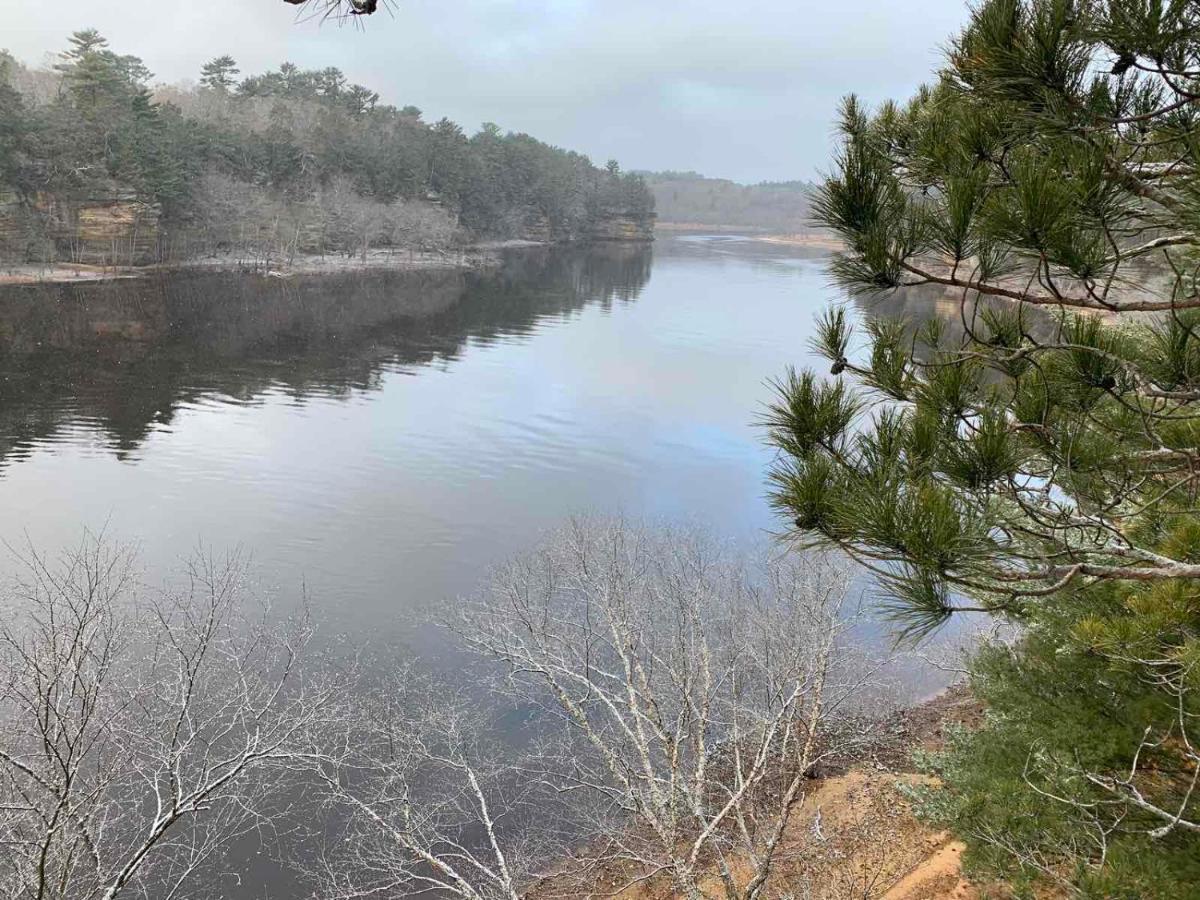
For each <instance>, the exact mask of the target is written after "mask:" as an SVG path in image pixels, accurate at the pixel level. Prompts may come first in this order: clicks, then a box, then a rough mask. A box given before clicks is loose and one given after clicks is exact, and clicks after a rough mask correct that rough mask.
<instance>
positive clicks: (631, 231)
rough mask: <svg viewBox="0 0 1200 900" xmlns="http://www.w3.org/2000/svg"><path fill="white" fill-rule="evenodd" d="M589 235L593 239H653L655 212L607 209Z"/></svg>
mask: <svg viewBox="0 0 1200 900" xmlns="http://www.w3.org/2000/svg"><path fill="white" fill-rule="evenodd" d="M587 237H588V238H589V239H590V240H593V241H652V240H654V213H641V212H631V211H621V210H610V211H607V212H606V213H605V214H604V216H603V217H601V219H600V220H599V221H598V222H597V223H596V224H595V225H594V226H593V227H592V230H591V233H590V234H589V235H588V236H587Z"/></svg>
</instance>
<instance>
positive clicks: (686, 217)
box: [644, 172, 815, 234]
mask: <svg viewBox="0 0 1200 900" xmlns="http://www.w3.org/2000/svg"><path fill="white" fill-rule="evenodd" d="M644 176H645V179H646V184H647V185H648V186H649V188H650V191H651V193H653V194H654V201H655V208H656V209H657V211H658V217H659V219H660V220H661V221H662V222H664V223H670V224H676V225H704V226H707V227H710V228H736V229H747V230H758V231H770V232H774V233H777V234H798V233H801V232H805V231H810V230H812V229H813V227H814V223H813V222H812V217H811V213H810V211H809V206H810V202H811V197H812V193H813V190H814V188H815V186H814V185H811V184H809V183H808V182H806V181H764V182H760V183H758V184H738V183H737V182H734V181H729V180H727V179H724V178H706V177H704V176H703V175H700V174H697V173H696V172H646V173H644Z"/></svg>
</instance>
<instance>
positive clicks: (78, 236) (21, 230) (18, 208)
mask: <svg viewBox="0 0 1200 900" xmlns="http://www.w3.org/2000/svg"><path fill="white" fill-rule="evenodd" d="M160 218H161V210H160V209H159V207H158V205H157V204H155V203H148V202H146V201H145V200H143V199H142V198H141V197H139V196H138V194H137V193H136V192H135V191H132V190H130V189H128V188H125V187H122V186H120V185H116V184H112V185H106V186H104V187H103V189H98V190H93V191H89V192H88V195H87V196H83V197H62V196H58V195H55V194H48V193H42V194H37V195H35V196H34V197H33V198H31V199H24V198H20V197H18V196H17V195H16V194H14V193H12V192H5V191H2V190H0V260H6V261H11V262H18V263H25V262H35V263H48V262H72V263H90V264H95V265H126V266H128V265H145V264H147V263H153V262H157V261H158V258H159V242H160V226H159V219H160Z"/></svg>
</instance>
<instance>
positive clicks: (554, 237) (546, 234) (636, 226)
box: [521, 210, 654, 244]
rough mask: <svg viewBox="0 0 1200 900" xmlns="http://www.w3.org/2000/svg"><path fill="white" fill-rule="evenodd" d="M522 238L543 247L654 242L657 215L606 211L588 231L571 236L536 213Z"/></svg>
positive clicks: (573, 233) (571, 233) (529, 218)
mask: <svg viewBox="0 0 1200 900" xmlns="http://www.w3.org/2000/svg"><path fill="white" fill-rule="evenodd" d="M521 237H522V238H523V239H525V240H527V241H540V242H542V243H544V244H553V243H568V242H573V241H633V242H640V241H652V240H654V213H641V212H635V211H629V210H605V211H604V212H602V213H601V214H600V216H599V217H598V219H597V221H596V222H595V223H594V224H592V225H591V226H590V227H589V228H587V229H586V230H584V231H580V232H575V231H572V232H569V233H568V232H563V231H561V230H559V229H556V228H555V227H554V225H553V224H552V223H551V221H550V219H549V218H548V217H547V216H546V215H544V214H542V213H534V214H531V215H529V216H528V217H527V218H526V220H525V222H524V224H523V225H522V227H521Z"/></svg>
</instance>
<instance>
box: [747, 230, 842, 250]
mask: <svg viewBox="0 0 1200 900" xmlns="http://www.w3.org/2000/svg"><path fill="white" fill-rule="evenodd" d="M757 240H760V241H762V242H763V243H765V244H787V245H789V246H792V247H819V248H821V249H822V250H842V249H844V248H845V246H846V244H845V243H844V242H843V241H842V239H841V238H838V237H834V236H833V235H829V234H768V235H764V236H763V237H760V238H757Z"/></svg>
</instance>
